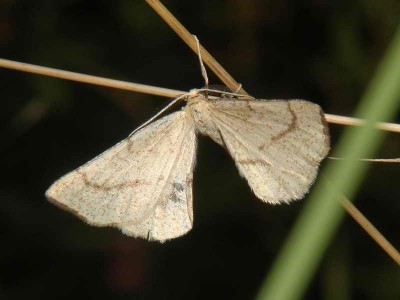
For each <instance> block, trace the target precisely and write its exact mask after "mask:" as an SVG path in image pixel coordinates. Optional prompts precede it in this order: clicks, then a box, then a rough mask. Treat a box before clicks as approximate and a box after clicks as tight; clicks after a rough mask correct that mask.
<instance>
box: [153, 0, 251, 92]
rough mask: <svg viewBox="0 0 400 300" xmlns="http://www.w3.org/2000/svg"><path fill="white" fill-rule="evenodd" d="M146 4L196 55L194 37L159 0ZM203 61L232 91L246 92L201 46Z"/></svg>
mask: <svg viewBox="0 0 400 300" xmlns="http://www.w3.org/2000/svg"><path fill="white" fill-rule="evenodd" d="M146 2H147V3H148V4H149V5H150V6H151V7H152V8H153V9H154V10H155V11H156V12H157V13H158V14H159V15H160V17H161V18H162V19H163V20H164V21H165V22H166V23H167V24H168V25H169V26H170V27H171V28H172V30H174V31H175V32H176V34H177V35H179V37H180V38H181V39H182V40H183V41H184V42H185V43H186V44H187V45H188V46H189V47H190V48H191V49H192V50H193V51H194V52H195V53H196V54H198V50H197V43H196V39H195V38H194V37H193V35H192V34H191V33H190V32H189V31H188V30H187V29H186V28H185V27H184V26H183V25H182V24H181V23H180V22H179V21H178V20H177V19H176V18H175V17H174V16H173V15H172V14H171V13H170V12H169V10H168V9H167V8H166V7H165V6H164V5H162V4H161V2H160V1H158V0H146ZM200 50H201V54H202V59H203V61H204V62H205V63H206V65H207V66H208V67H209V68H210V69H211V70H212V71H213V72H214V73H215V75H217V76H218V78H219V79H221V81H222V82H223V83H225V85H226V86H227V87H229V88H230V89H231V90H232V91H236V90H238V91H239V93H240V94H246V91H245V90H244V89H243V88H242V87H241V85H240V84H239V83H238V82H236V80H235V79H233V77H232V76H231V75H230V74H229V73H228V72H227V71H226V70H225V69H224V68H223V67H222V66H221V65H220V64H219V63H218V62H217V61H216V60H215V59H214V57H212V56H211V54H210V53H209V52H208V51H207V50H206V49H205V48H204V47H203V46H201V45H200Z"/></svg>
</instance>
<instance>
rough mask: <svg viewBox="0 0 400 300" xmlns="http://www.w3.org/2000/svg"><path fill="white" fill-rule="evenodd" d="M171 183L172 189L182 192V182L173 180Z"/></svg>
mask: <svg viewBox="0 0 400 300" xmlns="http://www.w3.org/2000/svg"><path fill="white" fill-rule="evenodd" d="M172 185H173V187H174V189H175V190H177V191H178V192H182V191H183V190H184V189H185V187H184V186H183V185H182V183H179V182H174V183H173V184H172Z"/></svg>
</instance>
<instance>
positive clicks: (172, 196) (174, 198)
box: [170, 193, 182, 203]
mask: <svg viewBox="0 0 400 300" xmlns="http://www.w3.org/2000/svg"><path fill="white" fill-rule="evenodd" d="M170 199H171V200H172V202H175V203H178V202H182V199H181V198H179V197H178V195H177V194H175V193H172V194H171V196H170Z"/></svg>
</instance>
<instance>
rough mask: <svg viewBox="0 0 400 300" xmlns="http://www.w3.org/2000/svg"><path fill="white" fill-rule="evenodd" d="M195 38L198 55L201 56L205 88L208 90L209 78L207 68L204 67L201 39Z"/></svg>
mask: <svg viewBox="0 0 400 300" xmlns="http://www.w3.org/2000/svg"><path fill="white" fill-rule="evenodd" d="M193 37H194V39H195V40H196V45H197V54H198V55H199V61H200V69H201V75H203V78H204V81H205V87H206V89H207V88H208V76H207V71H206V68H205V67H204V64H203V58H202V57H201V50H200V42H199V39H198V38H197V36H195V35H193Z"/></svg>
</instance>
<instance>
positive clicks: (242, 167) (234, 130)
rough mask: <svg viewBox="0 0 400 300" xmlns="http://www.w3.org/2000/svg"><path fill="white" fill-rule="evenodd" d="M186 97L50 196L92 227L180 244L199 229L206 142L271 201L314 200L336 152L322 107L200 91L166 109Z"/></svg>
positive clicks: (66, 178)
mask: <svg viewBox="0 0 400 300" xmlns="http://www.w3.org/2000/svg"><path fill="white" fill-rule="evenodd" d="M198 45H199V44H198ZM198 47H199V46H198ZM198 53H199V54H200V49H198ZM199 58H200V64H201V67H202V73H203V76H204V77H205V79H206V85H207V83H208V79H207V75H206V73H205V69H204V66H203V64H202V61H201V56H200V55H199ZM210 92H213V93H214V95H215V93H216V94H217V95H218V97H215V96H214V97H209V96H208V94H209V93H210ZM181 99H183V100H185V101H187V104H186V106H185V107H183V108H182V110H180V111H178V112H175V113H171V114H169V115H167V116H165V117H163V118H161V119H159V120H157V121H155V122H152V123H151V121H152V120H153V119H155V117H153V118H152V119H150V120H149V121H148V122H146V123H145V124H144V125H142V126H140V127H139V128H138V129H137V130H135V131H134V132H133V133H132V134H131V135H130V136H129V137H128V138H127V139H125V140H123V141H121V142H120V143H118V144H117V145H115V146H114V147H112V148H110V149H108V150H106V151H105V152H104V153H102V154H100V155H99V156H97V157H96V158H94V159H92V160H91V161H89V162H87V163H86V164H84V165H83V166H81V167H79V168H78V169H76V170H74V171H72V172H70V173H68V174H67V175H65V176H63V177H61V178H60V179H59V180H57V181H56V182H55V183H54V184H53V185H52V186H51V187H50V188H49V189H48V190H47V192H46V197H47V198H48V199H49V200H50V201H51V202H53V203H54V204H56V205H58V206H60V207H62V208H64V209H66V210H69V211H71V212H73V213H74V214H76V215H77V216H78V217H80V218H82V219H83V220H85V221H86V222H87V223H89V224H92V225H96V226H113V227H118V228H120V229H121V230H122V232H123V233H125V234H127V235H129V236H135V237H143V238H147V239H149V240H156V241H160V242H163V241H165V240H168V239H173V238H176V237H179V236H181V235H183V234H185V233H187V232H188V231H189V230H190V229H191V228H192V225H193V204H192V201H193V196H192V185H193V169H194V165H195V161H196V144H197V137H196V136H197V134H203V135H207V136H209V137H210V138H211V139H213V140H214V141H215V142H216V143H218V144H219V145H221V146H222V147H224V148H225V149H226V150H227V151H228V152H229V154H230V155H231V156H232V158H233V159H234V161H235V164H236V166H237V168H238V169H239V172H240V174H241V175H242V176H243V177H244V178H246V180H247V182H248V184H249V185H250V187H251V189H252V190H253V192H254V194H255V195H256V196H257V197H258V198H260V199H261V200H262V201H264V202H267V203H270V204H279V203H283V202H284V203H288V202H290V201H291V200H297V199H301V198H302V197H303V196H304V194H305V193H307V191H308V189H309V187H310V185H311V184H312V183H313V181H314V180H315V177H316V175H317V171H318V166H319V164H320V162H321V161H322V159H323V158H324V157H325V156H326V155H327V153H328V151H329V134H328V127H327V125H326V122H325V117H324V113H323V112H322V110H321V108H320V107H319V106H318V105H317V104H313V103H311V102H308V101H304V100H288V101H285V100H249V99H247V100H245V99H243V95H239V94H237V93H227V92H222V91H213V90H209V89H199V90H192V91H190V92H189V93H187V94H185V95H182V96H180V97H178V98H177V99H175V100H174V101H173V102H171V104H170V105H168V106H167V107H166V108H168V107H169V106H171V105H172V104H173V103H175V102H176V101H178V100H181ZM164 110H165V109H164ZM164 110H162V111H161V112H163V111H164ZM157 116H158V114H157ZM157 116H156V117H157Z"/></svg>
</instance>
